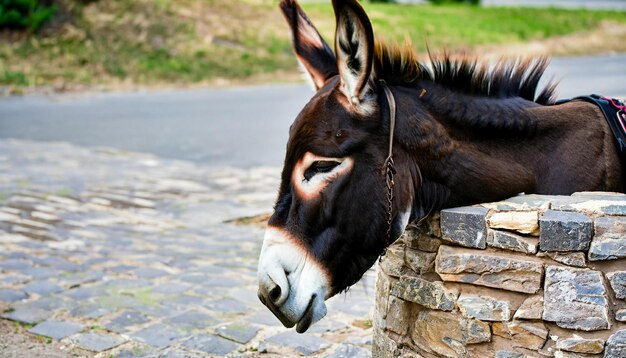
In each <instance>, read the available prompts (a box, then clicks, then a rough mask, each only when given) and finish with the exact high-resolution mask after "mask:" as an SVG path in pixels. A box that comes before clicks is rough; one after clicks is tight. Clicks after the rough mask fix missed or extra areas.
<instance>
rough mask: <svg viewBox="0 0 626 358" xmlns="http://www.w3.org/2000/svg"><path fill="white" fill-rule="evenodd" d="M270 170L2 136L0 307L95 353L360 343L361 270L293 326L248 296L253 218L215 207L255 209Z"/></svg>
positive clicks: (273, 351)
mask: <svg viewBox="0 0 626 358" xmlns="http://www.w3.org/2000/svg"><path fill="white" fill-rule="evenodd" d="M278 181H279V168H253V169H246V170H243V169H236V168H224V167H221V168H212V167H201V166H197V165H194V164H193V163H189V162H182V161H173V160H162V159H159V158H157V157H154V156H151V155H145V154H137V153H130V152H124V151H119V150H111V149H86V148H81V147H76V146H73V145H69V144H64V143H39V142H27V141H17V140H2V141H0V309H2V311H0V312H2V314H1V316H2V317H3V318H2V319H5V320H13V321H16V322H21V323H22V324H23V325H25V327H27V328H28V329H29V330H30V332H31V333H33V334H36V335H40V336H44V337H50V338H51V339H52V341H53V342H57V340H60V342H62V343H65V344H66V345H67V346H68V347H78V348H80V351H81V352H92V353H90V354H93V355H96V356H100V357H110V356H113V357H134V356H150V357H195V356H206V355H207V354H208V355H228V356H236V357H239V356H242V357H256V356H263V357H265V356H268V357H273V356H296V355H311V356H319V357H368V356H370V355H371V354H370V345H371V333H372V330H371V328H370V327H371V323H370V322H371V320H370V318H369V317H370V311H371V310H372V308H373V294H374V292H373V291H374V274H373V273H372V272H370V273H368V274H366V276H365V278H364V279H363V280H362V281H361V283H359V284H358V285H356V286H355V287H354V288H352V289H351V290H350V291H349V292H348V293H347V294H345V295H341V296H337V297H334V298H333V299H331V300H330V301H329V304H328V308H329V315H328V316H327V317H326V318H325V319H324V320H322V321H321V322H320V323H318V324H317V325H315V326H313V327H312V328H311V329H310V331H309V332H308V333H307V334H303V335H299V334H297V333H295V331H293V330H287V329H285V328H283V327H282V326H281V325H280V323H279V322H278V320H277V319H276V318H274V317H273V316H272V315H271V313H270V312H269V311H268V310H267V309H265V307H263V306H262V305H261V304H260V303H259V301H258V299H257V297H256V263H257V258H258V254H259V251H260V247H261V240H262V235H263V229H262V228H261V227H260V226H258V225H256V226H255V225H235V224H231V223H228V221H229V220H232V219H235V218H241V217H249V216H255V215H258V214H260V213H266V212H269V211H270V210H271V205H272V201H273V199H274V195H275V189H276V187H277V186H278ZM48 340H49V339H48ZM10 348H11V347H9V346H7V345H3V344H2V340H1V339H0V356H7V357H8V356H17V355H16V354H19V352H17V353H16V352H11V350H10ZM3 352H4V353H3ZM22 355H23V354H22Z"/></svg>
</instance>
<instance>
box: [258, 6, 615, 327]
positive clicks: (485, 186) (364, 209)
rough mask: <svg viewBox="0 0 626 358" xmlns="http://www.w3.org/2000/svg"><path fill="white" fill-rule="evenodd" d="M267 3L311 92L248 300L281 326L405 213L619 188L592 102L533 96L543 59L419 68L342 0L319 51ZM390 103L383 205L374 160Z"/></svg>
mask: <svg viewBox="0 0 626 358" xmlns="http://www.w3.org/2000/svg"><path fill="white" fill-rule="evenodd" d="M280 6H281V9H282V11H283V13H284V14H285V17H286V19H287V21H288V22H289V24H290V26H291V29H292V35H293V43H294V48H295V52H296V56H297V57H298V59H299V61H300V63H301V64H302V65H303V67H304V68H305V69H306V71H307V72H308V74H309V75H310V77H311V79H312V82H313V84H314V85H315V88H316V89H317V93H316V94H315V96H314V97H313V98H312V99H311V101H310V102H309V103H308V104H307V105H306V106H305V107H304V109H303V110H302V112H301V113H300V114H299V115H298V117H297V118H296V120H295V121H294V123H293V125H292V127H291V129H290V138H289V142H288V144H287V153H286V157H285V163H284V168H283V173H282V182H281V186H280V189H279V194H278V200H277V202H276V206H275V211H274V214H273V215H272V217H271V218H270V220H269V222H268V228H267V231H266V235H265V239H264V243H263V248H262V252H261V257H260V260H259V272H258V278H259V298H260V299H261V301H262V302H263V303H264V304H265V305H266V306H267V307H268V308H269V309H270V310H271V311H272V312H273V313H274V314H275V315H276V316H277V317H278V318H279V319H280V320H281V322H282V323H283V324H284V325H285V326H286V327H292V326H294V325H297V327H296V329H297V331H298V332H304V331H306V330H307V329H308V327H309V326H310V325H311V324H312V323H314V322H316V321H318V320H319V319H321V318H322V317H323V316H324V315H325V314H326V306H325V304H324V301H325V299H327V298H329V297H331V296H333V295H335V294H337V293H339V292H341V291H342V290H345V289H346V288H348V287H349V286H351V285H352V284H354V283H355V282H357V281H358V280H359V279H360V277H361V276H362V275H363V273H364V272H365V271H366V270H367V269H368V268H369V267H371V266H372V265H373V263H374V262H375V260H376V259H377V257H378V256H379V255H380V254H381V253H382V251H383V250H384V248H385V247H386V246H387V245H388V244H389V243H390V242H391V241H393V240H395V239H396V238H397V237H399V236H400V235H401V234H402V232H403V231H404V228H405V226H406V224H407V223H408V222H409V221H411V220H418V219H421V218H423V217H425V216H427V215H429V214H430V213H431V212H433V211H434V210H438V209H441V208H445V207H452V206H460V205H468V204H474V203H479V202H486V201H497V200H501V199H505V198H507V197H511V196H514V195H516V194H518V193H522V192H524V193H539V194H571V193H573V192H576V191H583V190H606V191H623V189H624V185H625V178H624V173H623V172H622V165H621V161H620V157H619V154H618V150H617V148H616V145H615V139H614V138H613V134H612V132H611V129H610V127H609V125H608V124H607V122H606V120H605V118H604V116H603V114H602V111H601V110H600V109H598V108H597V107H596V106H595V105H593V104H590V103H588V102H583V101H571V102H567V103H564V104H559V105H556V104H554V101H553V96H554V95H553V93H554V86H548V87H547V88H546V89H544V90H543V91H541V92H540V93H539V94H538V95H536V92H537V85H538V82H539V80H540V78H541V75H542V74H543V71H544V70H545V67H546V66H547V61H546V60H545V59H539V60H537V61H532V60H523V61H516V62H511V63H506V62H500V63H498V64H497V65H496V66H495V67H489V66H488V65H487V64H481V63H479V62H477V61H475V60H472V59H461V60H453V59H451V58H450V57H444V58H443V59H440V60H437V59H431V63H430V65H429V66H426V65H423V64H421V63H419V62H418V61H417V60H416V59H415V56H414V54H413V52H412V50H411V49H410V47H409V46H405V47H404V48H399V47H396V46H390V45H386V44H384V43H380V42H379V43H375V42H374V34H373V31H372V27H371V24H370V22H369V19H368V18H367V15H366V14H365V12H364V10H363V9H362V8H361V6H360V5H359V4H358V3H357V2H356V1H355V0H346V1H340V0H336V1H333V6H334V9H335V15H336V20H337V30H336V37H335V53H334V54H333V52H332V51H331V50H330V47H329V46H328V45H327V44H326V42H325V41H324V40H323V39H322V37H321V36H320V35H319V33H318V32H317V30H316V29H315V27H314V26H313V24H312V23H311V21H310V20H309V19H308V18H307V17H306V15H305V14H304V12H303V11H302V10H301V8H300V7H299V6H298V4H297V3H296V1H294V0H289V1H287V0H283V1H282V2H281V5H280ZM383 80H384V84H383V82H382V81H383ZM385 88H388V89H389V90H390V91H391V93H392V97H393V99H394V101H395V106H394V105H390V101H389V100H388V99H386V97H385V94H384V89H385ZM392 112H393V113H394V114H395V116H396V118H397V119H396V122H395V130H394V132H393V134H394V136H393V138H394V140H393V144H392V148H393V153H394V154H393V159H394V161H395V169H396V173H395V175H394V181H395V186H394V187H393V192H392V194H393V201H392V205H391V208H390V210H388V209H389V208H388V204H389V201H388V200H387V195H386V194H387V188H386V182H385V177H384V173H383V170H382V168H383V167H384V163H385V159H386V157H387V153H388V146H389V137H390V134H391V133H390V127H391V126H390V119H391V114H392ZM387 214H389V215H391V222H390V223H388V221H387ZM389 228H390V233H389V234H387V231H388V229H389Z"/></svg>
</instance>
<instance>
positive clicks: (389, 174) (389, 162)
mask: <svg viewBox="0 0 626 358" xmlns="http://www.w3.org/2000/svg"><path fill="white" fill-rule="evenodd" d="M380 84H381V86H382V88H383V90H384V92H385V96H386V97H387V103H388V104H389V154H388V155H387V159H385V164H384V167H383V172H384V175H385V184H386V185H387V241H386V244H387V246H389V245H391V244H392V242H391V230H392V226H393V199H394V195H393V187H394V185H395V182H394V175H395V174H396V168H395V164H394V162H393V136H394V132H395V129H396V99H395V98H394V96H393V93H392V92H391V90H390V89H389V87H388V86H387V83H386V82H385V81H384V80H380ZM384 254H385V252H383V255H384Z"/></svg>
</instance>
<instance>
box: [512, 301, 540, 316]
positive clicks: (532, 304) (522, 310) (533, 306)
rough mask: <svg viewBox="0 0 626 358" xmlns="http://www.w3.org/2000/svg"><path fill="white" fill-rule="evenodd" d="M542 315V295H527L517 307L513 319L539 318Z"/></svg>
mask: <svg viewBox="0 0 626 358" xmlns="http://www.w3.org/2000/svg"><path fill="white" fill-rule="evenodd" d="M542 315H543V295H536V296H531V297H528V298H527V299H526V300H524V302H523V303H522V305H521V306H520V307H519V308H518V309H517V311H516V312H515V315H514V316H513V318H515V319H541V316H542Z"/></svg>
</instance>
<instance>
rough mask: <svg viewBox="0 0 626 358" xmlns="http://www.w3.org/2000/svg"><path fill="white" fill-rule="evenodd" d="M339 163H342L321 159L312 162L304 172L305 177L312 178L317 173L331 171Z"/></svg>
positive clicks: (306, 178)
mask: <svg viewBox="0 0 626 358" xmlns="http://www.w3.org/2000/svg"><path fill="white" fill-rule="evenodd" d="M339 164H341V163H339V162H335V161H331V160H320V161H316V162H313V164H311V166H310V167H309V168H308V169H307V170H306V171H305V172H304V179H305V180H311V178H313V176H315V174H319V173H328V172H331V171H332V170H333V169H335V168H336V167H337V166H338V165H339Z"/></svg>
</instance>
